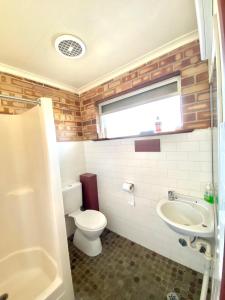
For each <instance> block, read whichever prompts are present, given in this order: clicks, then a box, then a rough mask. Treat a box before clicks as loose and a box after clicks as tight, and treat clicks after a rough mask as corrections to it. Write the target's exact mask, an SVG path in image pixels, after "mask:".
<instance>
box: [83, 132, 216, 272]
mask: <svg viewBox="0 0 225 300" xmlns="http://www.w3.org/2000/svg"><path fill="white" fill-rule="evenodd" d="M160 140H161V152H158V153H150V152H147V153H141V152H139V153H138V152H137V153H135V152H134V139H124V140H111V141H101V142H92V141H87V142H84V150H85V162H86V170H87V171H88V172H93V173H96V174H97V175H98V191H99V201H100V208H101V210H102V212H103V213H105V215H106V217H107V220H108V227H109V228H110V229H111V230H113V231H115V232H117V233H118V234H121V235H123V236H125V237H127V238H129V239H131V240H133V241H134V242H137V243H139V244H141V245H143V246H145V247H147V248H149V249H151V250H153V251H156V252H157V253H160V254H162V255H164V256H166V257H169V258H171V259H173V260H175V261H177V262H179V263H182V264H184V265H187V266H189V267H191V268H193V269H195V270H198V271H203V264H204V260H203V259H202V257H201V255H200V254H196V253H193V252H192V251H191V250H189V249H187V248H182V247H181V246H180V245H179V244H178V241H177V240H178V235H177V234H176V233H174V232H173V231H171V230H170V229H168V228H167V226H166V225H165V224H164V223H163V222H162V221H161V220H160V219H159V217H158V216H157V214H156V205H157V203H158V201H159V200H160V199H162V198H166V197H167V192H168V190H171V189H172V190H175V191H177V192H179V193H182V194H187V195H192V196H198V197H202V196H203V193H204V188H205V185H206V183H208V182H211V132H210V129H202V130H195V131H193V132H192V133H186V134H177V135H167V136H161V137H160ZM126 180H130V181H132V182H134V184H135V200H136V206H135V208H132V207H131V206H129V205H128V197H129V195H128V194H127V193H126V192H123V191H122V188H121V187H122V183H123V182H124V181H126Z"/></svg>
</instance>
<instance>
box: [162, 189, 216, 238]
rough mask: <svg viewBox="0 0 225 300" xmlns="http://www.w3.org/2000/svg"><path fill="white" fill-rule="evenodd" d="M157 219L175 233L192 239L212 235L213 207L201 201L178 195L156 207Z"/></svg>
mask: <svg viewBox="0 0 225 300" xmlns="http://www.w3.org/2000/svg"><path fill="white" fill-rule="evenodd" d="M157 213H158V215H159V217H160V218H161V219H162V220H163V221H164V222H165V223H166V224H167V225H168V226H169V227H170V228H171V229H172V230H174V231H175V232H177V233H179V234H181V235H186V236H192V237H205V238H210V237H213V235H214V213H213V205H212V204H209V203H207V202H206V201H204V200H202V199H195V198H192V197H188V196H182V195H178V194H177V197H176V199H175V200H162V201H160V202H159V203H158V205H157Z"/></svg>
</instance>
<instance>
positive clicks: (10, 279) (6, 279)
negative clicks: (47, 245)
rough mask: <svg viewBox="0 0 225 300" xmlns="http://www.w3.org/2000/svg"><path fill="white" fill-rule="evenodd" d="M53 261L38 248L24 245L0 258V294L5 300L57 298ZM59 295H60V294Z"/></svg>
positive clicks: (47, 299)
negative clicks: (24, 247) (4, 295)
mask: <svg viewBox="0 0 225 300" xmlns="http://www.w3.org/2000/svg"><path fill="white" fill-rule="evenodd" d="M61 284H62V280H61V278H60V277H59V275H58V270H57V264H56V262H55V261H54V260H53V259H52V257H51V256H49V254H48V253H47V252H46V251H45V250H44V249H42V248H39V247H35V248H28V249H23V250H19V251H15V252H13V253H10V254H9V255H7V256H6V257H4V258H2V259H0V296H1V295H3V294H8V300H50V299H61V297H60V296H59V294H58V295H57V293H56V291H57V289H58V287H60V285H61ZM61 296H62V295H61Z"/></svg>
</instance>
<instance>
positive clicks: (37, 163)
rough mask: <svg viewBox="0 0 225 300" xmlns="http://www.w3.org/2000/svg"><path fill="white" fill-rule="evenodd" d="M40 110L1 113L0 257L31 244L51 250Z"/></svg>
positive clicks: (50, 222) (31, 245)
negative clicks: (0, 240) (15, 113)
mask: <svg viewBox="0 0 225 300" xmlns="http://www.w3.org/2000/svg"><path fill="white" fill-rule="evenodd" d="M39 110H40V108H39V107H35V108H33V109H32V110H30V111H28V112H25V113H23V114H21V115H15V116H11V115H1V116H0V124H1V126H0V138H1V141H2V145H1V147H0V164H1V175H0V177H1V181H0V191H1V202H0V206H1V209H0V220H1V226H0V235H1V237H2V240H3V241H4V243H1V245H0V257H4V256H5V255H7V254H9V253H11V252H13V251H16V250H19V249H23V248H27V247H34V246H42V247H44V248H45V249H46V250H47V251H48V252H50V253H51V254H53V253H54V250H53V249H55V247H54V245H53V244H54V243H53V241H54V240H53V239H51V238H49V237H51V236H52V235H53V225H52V220H51V219H52V213H53V209H52V208H51V207H50V201H48V199H46V198H47V195H48V190H47V189H48V184H47V183H48V179H47V177H46V175H47V174H46V170H45V168H46V164H45V157H44V151H43V146H42V136H41V135H42V128H41V123H40V116H39V114H40V112H39ZM54 256H55V255H54Z"/></svg>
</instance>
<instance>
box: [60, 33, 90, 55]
mask: <svg viewBox="0 0 225 300" xmlns="http://www.w3.org/2000/svg"><path fill="white" fill-rule="evenodd" d="M55 48H56V51H57V52H59V53H60V54H61V55H63V56H64V57H67V58H78V57H81V56H82V55H84V52H85V45H84V43H83V42H82V41H81V40H80V39H78V38H77V37H74V36H72V35H61V36H59V37H58V38H57V39H56V40H55Z"/></svg>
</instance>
